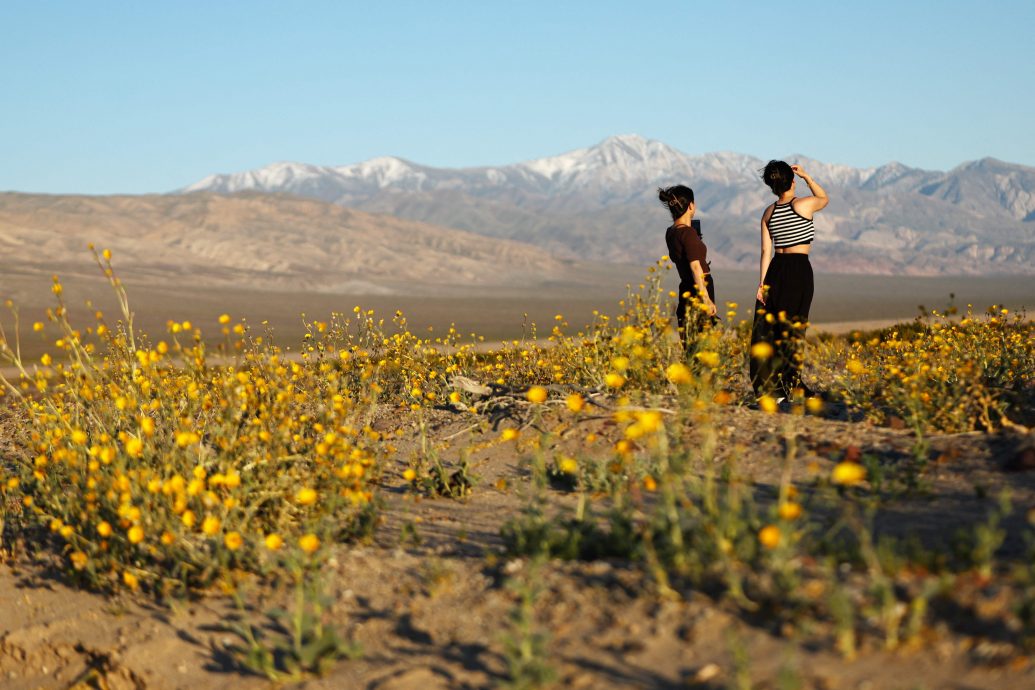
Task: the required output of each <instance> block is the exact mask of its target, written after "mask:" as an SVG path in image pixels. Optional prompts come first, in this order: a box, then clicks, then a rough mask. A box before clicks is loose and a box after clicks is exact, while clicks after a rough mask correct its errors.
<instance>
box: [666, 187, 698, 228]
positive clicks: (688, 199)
mask: <svg viewBox="0 0 1035 690" xmlns="http://www.w3.org/2000/svg"><path fill="white" fill-rule="evenodd" d="M658 199H659V200H660V201H661V203H663V204H665V205H666V206H668V212H669V213H671V214H672V220H676V219H677V218H679V217H680V216H682V215H683V214H684V213H686V210H687V209H688V208H690V204H692V203H694V190H692V189H690V188H689V187H687V186H686V185H683V184H677V185H675V186H672V187H664V188H662V187H658Z"/></svg>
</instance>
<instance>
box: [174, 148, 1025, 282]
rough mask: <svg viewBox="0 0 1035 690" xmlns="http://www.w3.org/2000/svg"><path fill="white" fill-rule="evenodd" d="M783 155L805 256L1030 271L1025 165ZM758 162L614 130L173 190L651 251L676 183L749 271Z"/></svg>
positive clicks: (629, 253)
mask: <svg viewBox="0 0 1035 690" xmlns="http://www.w3.org/2000/svg"><path fill="white" fill-rule="evenodd" d="M785 159H787V160H790V161H793V162H798V163H800V164H802V165H804V166H805V167H806V169H807V170H809V172H810V173H812V174H813V176H814V177H815V178H816V179H817V180H818V181H819V182H820V183H821V184H823V185H824V187H826V188H827V189H828V191H830V192H831V199H832V201H831V205H830V207H829V208H828V209H827V210H826V211H825V212H824V213H822V214H820V215H819V216H817V221H816V223H817V229H818V232H819V243H818V245H817V250H818V251H817V252H816V253H815V256H816V262H817V264H818V265H819V266H820V267H822V268H823V269H824V270H835V271H837V270H843V271H847V272H864V273H875V272H876V273H880V272H892V273H915V274H930V273H939V272H963V273H977V272H982V271H985V270H990V271H993V272H1004V273H1032V272H1035V269H1033V268H1032V266H1031V264H1032V263H1035V243H1033V240H1032V232H1031V231H1032V226H1031V225H1030V223H1031V222H1032V221H1033V220H1035V168H1028V167H1025V166H1021V165H1017V164H1013V163H1008V162H1004V161H999V160H997V159H994V158H991V157H986V158H982V159H979V160H976V161H967V162H964V163H961V164H960V165H958V166H956V167H954V168H952V169H951V170H949V171H934V170H925V169H921V168H913V167H910V166H907V165H904V164H902V163H900V162H897V161H892V162H889V163H886V164H884V165H881V166H876V167H870V168H853V167H851V166H847V165H841V164H836V163H826V162H824V161H820V160H816V159H813V158H809V157H807V156H804V155H792V156H787V157H785ZM764 164H765V161H764V160H762V159H761V158H757V157H754V156H750V155H747V154H740V153H735V152H729V151H723V152H714V153H707V154H699V155H690V154H686V153H684V152H682V151H679V150H678V149H675V148H674V147H672V146H669V145H668V144H665V143H664V142H660V141H657V140H651V139H647V138H644V137H641V136H638V135H618V136H614V137H609V138H607V139H604V140H603V141H602V142H600V143H598V144H596V145H594V146H588V147H583V148H578V149H573V150H571V151H568V152H565V153H562V154H559V155H557V156H548V157H544V158H539V159H534V160H529V161H523V162H520V163H514V164H511V165H502V166H480V167H466V168H435V167H432V166H425V165H421V164H418V163H414V162H412V161H408V160H406V159H403V158H399V157H395V156H381V157H377V158H373V159H370V160H367V161H362V162H359V163H353V164H350V165H342V166H311V165H308V164H304V163H288V162H281V163H276V164H272V165H271V166H266V167H264V168H258V169H254V170H249V171H245V172H242V173H231V174H222V175H210V176H208V177H206V178H205V179H204V180H201V181H199V182H196V183H194V184H192V185H188V186H187V187H184V188H181V189H179V190H176V191H175V192H173V193H180V194H182V193H191V192H195V191H201V190H204V191H208V192H213V193H219V194H233V193H237V192H241V191H260V192H275V193H287V194H294V195H297V196H303V197H310V198H314V199H319V200H321V201H326V202H330V203H334V204H338V205H342V206H348V207H352V208H358V209H365V210H369V211H376V212H379V213H386V214H389V215H393V216H399V217H403V218H409V219H413V220H418V221H426V222H431V223H434V224H437V225H443V226H446V227H453V228H458V229H462V230H467V231H470V232H475V233H478V234H482V235H486V236H489V237H500V238H508V239H513V240H516V241H520V242H525V243H528V244H532V245H535V246H538V247H542V248H545V249H548V250H549V251H551V252H553V253H554V254H557V255H558V256H561V257H565V258H578V259H588V260H604V261H615V260H620V261H649V260H651V259H653V258H656V257H657V256H658V255H660V254H661V253H663V245H662V246H660V248H659V243H658V242H657V241H649V242H648V241H644V239H643V231H644V228H645V226H658V225H662V224H664V223H665V222H666V220H667V219H666V218H665V215H664V213H663V210H660V209H659V208H658V207H657V204H656V201H655V198H656V197H655V190H656V187H658V186H664V185H668V184H675V183H679V182H683V183H689V184H690V185H691V186H692V187H693V188H694V190H695V192H696V193H697V200H698V205H699V209H700V217H701V218H702V220H704V221H705V223H706V225H707V227H708V228H709V231H708V233H709V237H710V239H709V249H710V251H711V253H712V255H714V257H715V259H716V261H717V264H716V265H719V266H726V267H741V268H747V267H749V266H751V265H752V263H754V262H757V251H758V250H757V245H758V237H757V234H758V218H759V216H760V215H761V211H762V210H763V209H764V208H765V206H766V205H767V204H768V203H770V201H771V199H772V195H771V194H769V192H768V190H767V189H766V188H765V187H764V186H763V185H762V184H761V181H760V179H759V172H760V170H761V168H762V167H763V166H764ZM802 191H804V190H802ZM882 247H883V248H884V249H886V250H887V251H885V252H881V251H880V250H881V248H882Z"/></svg>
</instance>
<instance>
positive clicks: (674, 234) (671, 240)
mask: <svg viewBox="0 0 1035 690" xmlns="http://www.w3.org/2000/svg"><path fill="white" fill-rule="evenodd" d="M665 244H667V245H668V256H669V258H670V259H672V263H673V264H675V266H676V270H677V271H679V292H680V294H682V293H683V292H686V291H687V290H689V289H690V288H691V287H692V286H693V285H694V273H693V271H691V270H690V264H691V263H692V262H693V261H700V262H701V270H702V271H704V273H706V274H707V273H708V272H709V271H710V270H711V269H710V266H709V265H708V260H707V259H708V247H706V246H705V245H704V242H702V241H701V238H700V237H698V236H697V231H696V230H694V229H693V228H691V227H689V226H686V225H673V226H671V227H669V229H668V230H666V231H665Z"/></svg>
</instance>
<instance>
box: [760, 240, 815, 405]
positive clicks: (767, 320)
mask: <svg viewBox="0 0 1035 690" xmlns="http://www.w3.org/2000/svg"><path fill="white" fill-rule="evenodd" d="M765 285H767V286H768V291H767V292H766V301H765V304H762V303H761V302H758V301H756V302H755V321H754V325H753V327H752V329H751V344H752V345H755V344H756V343H760V342H765V343H769V345H771V346H772V348H773V352H772V355H771V356H769V357H765V358H757V357H751V385H752V386H753V387H754V389H755V394H756V395H764V394H768V395H774V396H779V397H785V398H789V397H791V396H792V394H793V391H794V389H796V388H802V384H801V364H802V357H803V353H802V344H803V343H804V340H805V325H806V324H807V323H808V320H809V309H810V308H811V307H812V296H813V293H814V292H815V283H814V280H813V274H812V264H811V263H810V262H809V255H808V254H777V255H776V256H774V257H773V260H772V262H771V263H770V264H769V269H768V270H767V271H766V273H765Z"/></svg>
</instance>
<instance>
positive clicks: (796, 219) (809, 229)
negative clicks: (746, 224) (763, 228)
mask: <svg viewBox="0 0 1035 690" xmlns="http://www.w3.org/2000/svg"><path fill="white" fill-rule="evenodd" d="M767 225H768V226H769V237H771V238H772V239H773V246H774V247H776V248H778V249H782V248H784V247H793V246H795V245H797V244H811V243H812V240H814V239H815V238H816V230H815V228H814V227H813V226H812V219H811V218H803V217H802V216H800V215H798V212H797V211H795V210H794V199H791V200H790V201H789V202H787V203H786V204H776V205H775V206H773V213H772V215H770V216H769V222H768V223H767Z"/></svg>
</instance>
